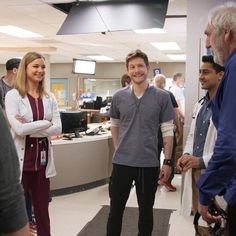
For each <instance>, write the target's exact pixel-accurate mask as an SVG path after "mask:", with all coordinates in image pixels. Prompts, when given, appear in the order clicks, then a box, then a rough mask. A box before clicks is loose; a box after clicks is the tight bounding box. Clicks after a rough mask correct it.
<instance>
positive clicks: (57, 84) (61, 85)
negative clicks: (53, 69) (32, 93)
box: [50, 78, 69, 107]
mask: <svg viewBox="0 0 236 236" xmlns="http://www.w3.org/2000/svg"><path fill="white" fill-rule="evenodd" d="M50 90H51V92H52V93H53V94H54V95H55V97H56V100H57V104H58V106H59V107H65V106H68V100H69V98H68V79H67V78H51V79H50Z"/></svg>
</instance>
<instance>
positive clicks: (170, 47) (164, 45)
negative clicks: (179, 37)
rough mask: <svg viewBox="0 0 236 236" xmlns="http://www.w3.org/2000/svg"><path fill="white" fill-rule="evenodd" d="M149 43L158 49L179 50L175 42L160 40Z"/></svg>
mask: <svg viewBox="0 0 236 236" xmlns="http://www.w3.org/2000/svg"><path fill="white" fill-rule="evenodd" d="M151 44H152V45H153V46H154V47H155V48H157V49H159V50H180V47H179V45H178V44H177V43H176V42H162V43H151Z"/></svg>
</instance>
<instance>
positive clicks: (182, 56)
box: [166, 54, 186, 61]
mask: <svg viewBox="0 0 236 236" xmlns="http://www.w3.org/2000/svg"><path fill="white" fill-rule="evenodd" d="M166 56H167V57H169V58H170V59H171V60H173V61H186V54H166Z"/></svg>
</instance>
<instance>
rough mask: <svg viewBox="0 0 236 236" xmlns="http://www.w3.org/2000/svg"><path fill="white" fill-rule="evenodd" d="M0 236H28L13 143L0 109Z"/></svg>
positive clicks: (17, 163)
mask: <svg viewBox="0 0 236 236" xmlns="http://www.w3.org/2000/svg"><path fill="white" fill-rule="evenodd" d="M0 130H1V133H2V134H4V136H3V135H1V138H0V150H1V155H0V235H2V234H4V235H5V234H7V235H9V236H29V230H28V224H27V222H28V218H27V215H26V210H25V201H24V194H23V189H22V186H21V184H20V169H19V162H18V157H17V154H16V149H15V145H14V142H13V140H12V137H11V134H10V132H9V129H8V127H7V123H6V121H5V118H4V115H3V112H2V109H1V107H0Z"/></svg>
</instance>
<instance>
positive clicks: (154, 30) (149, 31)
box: [134, 28, 166, 34]
mask: <svg viewBox="0 0 236 236" xmlns="http://www.w3.org/2000/svg"><path fill="white" fill-rule="evenodd" d="M134 32H135V33H136V34H165V33H166V32H165V31H164V30H163V29H160V28H150V29H137V30H134Z"/></svg>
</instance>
